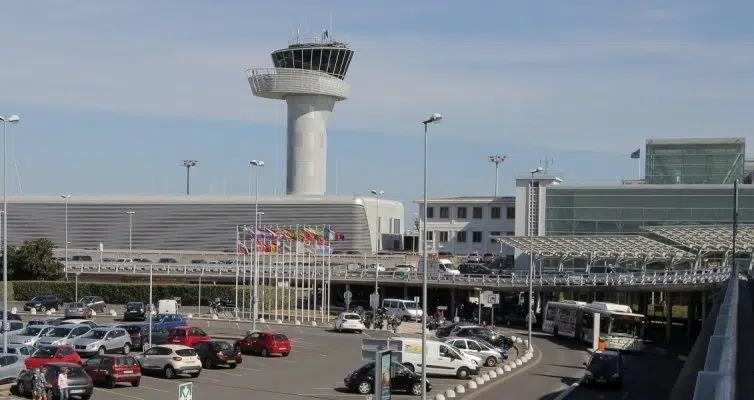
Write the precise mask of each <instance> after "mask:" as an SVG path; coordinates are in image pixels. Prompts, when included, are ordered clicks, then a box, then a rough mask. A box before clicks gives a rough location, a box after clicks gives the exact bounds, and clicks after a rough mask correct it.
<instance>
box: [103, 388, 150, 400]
mask: <svg viewBox="0 0 754 400" xmlns="http://www.w3.org/2000/svg"><path fill="white" fill-rule="evenodd" d="M94 390H96V391H98V392H103V393H112V394H117V395H118V396H123V397H128V398H129V399H136V400H144V399H143V398H141V397H136V396H129V395H127V394H123V393H118V392H116V391H114V390H103V389H100V388H94Z"/></svg>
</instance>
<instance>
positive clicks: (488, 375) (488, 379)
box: [481, 372, 491, 382]
mask: <svg viewBox="0 0 754 400" xmlns="http://www.w3.org/2000/svg"><path fill="white" fill-rule="evenodd" d="M481 376H482V379H484V381H485V382H489V381H490V379H491V378H490V374H488V373H486V372H485V373H483V374H482V375H481Z"/></svg>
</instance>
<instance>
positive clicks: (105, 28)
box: [0, 0, 754, 215]
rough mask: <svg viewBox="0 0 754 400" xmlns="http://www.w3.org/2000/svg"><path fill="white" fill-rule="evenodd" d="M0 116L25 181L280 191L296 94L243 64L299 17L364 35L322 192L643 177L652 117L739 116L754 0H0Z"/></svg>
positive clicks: (80, 189) (668, 132) (717, 119)
mask: <svg viewBox="0 0 754 400" xmlns="http://www.w3.org/2000/svg"><path fill="white" fill-rule="evenodd" d="M0 4H1V5H2V9H3V13H2V15H3V18H2V23H0V115H5V116H8V115H10V114H19V115H20V116H21V119H22V121H21V123H20V124H18V125H13V126H12V127H10V129H9V132H10V135H9V139H8V153H9V168H10V170H9V171H8V174H9V179H11V181H9V191H10V192H11V193H13V194H19V193H23V194H55V195H57V194H61V193H71V194H72V195H74V196H76V195H88V194H92V195H96V194H182V193H184V192H185V169H183V168H181V167H180V161H181V160H182V159H195V160H199V164H198V165H197V166H196V167H195V168H193V169H192V172H191V174H192V176H191V186H192V190H191V191H192V193H195V194H210V193H211V194H215V195H223V194H227V195H243V194H248V191H249V179H250V172H251V168H250V167H249V160H251V159H261V160H264V161H265V162H266V163H267V166H266V167H265V168H264V170H263V171H262V173H261V176H260V193H261V194H262V195H266V194H274V193H278V194H283V193H284V192H285V145H286V143H285V141H286V138H285V124H286V111H285V103H284V102H281V101H273V100H266V99H259V98H254V97H253V96H252V94H251V90H250V88H249V85H248V82H247V81H246V78H245V70H246V69H248V68H251V67H270V66H271V61H270V56H269V54H270V52H271V51H273V50H275V49H279V48H283V47H285V46H287V45H288V42H289V40H291V39H292V38H293V35H294V32H298V35H299V36H300V37H302V38H303V37H316V36H318V35H319V34H320V32H321V31H322V30H323V29H329V30H330V33H331V36H333V37H334V38H336V39H338V40H341V41H344V42H347V43H348V44H349V45H350V47H351V48H352V49H353V50H354V51H355V55H354V59H353V61H352V63H351V67H350V70H349V72H348V75H347V77H346V81H347V82H348V83H350V84H351V86H352V93H351V97H350V98H349V99H348V100H346V101H343V102H340V103H338V104H337V105H336V106H335V111H334V113H333V116H332V119H331V121H330V125H329V129H328V136H329V139H328V183H327V185H328V192H329V193H335V192H336V191H337V192H338V193H340V194H346V193H348V194H368V192H369V190H370V189H378V190H384V191H385V193H386V197H388V198H392V199H396V200H401V201H404V202H405V204H406V213H407V215H410V214H411V213H412V212H414V211H415V206H414V205H413V204H412V203H411V202H412V201H413V200H415V199H418V198H420V196H421V194H422V171H423V149H424V148H423V130H422V124H421V121H422V120H424V119H426V118H427V117H428V116H429V115H431V114H432V113H435V112H438V113H442V114H443V116H444V120H443V122H442V123H441V124H438V125H432V126H431V127H430V137H429V148H428V150H429V160H428V165H429V196H430V197H439V196H453V195H492V194H493V193H494V186H495V167H494V165H493V164H492V163H490V162H489V161H488V156H490V155H493V154H499V155H504V156H506V160H505V162H504V163H502V164H500V166H499V193H500V194H501V195H511V194H512V193H513V187H514V179H515V176H517V175H520V174H521V173H523V172H525V171H528V170H530V169H532V168H534V167H536V166H538V165H546V166H547V168H548V172H550V173H558V174H562V175H563V177H564V179H565V181H566V182H571V183H575V182H610V181H616V180H619V179H635V178H638V177H639V173H640V172H639V171H640V167H641V166H640V163H639V162H638V161H636V160H632V159H630V157H629V155H630V153H632V152H633V151H634V150H636V149H638V148H640V147H643V145H644V143H645V140H646V139H647V138H682V137H712V138H716V137H746V138H747V139H748V142H749V145H748V152H749V153H752V152H754V148H753V147H752V144H753V143H754V137H752V131H753V128H754V119H752V118H751V115H752V111H751V105H752V104H754V74H752V73H751V71H752V70H754V46H753V45H752V44H753V43H752V42H754V27H752V25H751V23H750V16H751V14H752V12H754V3H752V2H747V1H724V2H709V1H701V0H685V1H683V2H678V1H641V0H632V1H628V0H625V1H609V2H606V1H601V0H574V1H568V2H563V1H556V0H552V1H535V0H532V1H526V2H519V1H502V0H500V1H495V2H492V1H476V0H466V1H464V2H452V3H451V2H437V1H433V2H430V1H423V0H412V1H410V2H407V1H405V0H385V1H380V2H360V1H359V2H355V1H347V0H343V1H327V0H320V1H316V2H314V1H304V0H289V1H284V2H272V1H253V0H249V1H241V0H215V1H189V0H161V1H148V0H129V1H127V2H126V1H114V0H112V1H103V0H92V1H89V0H76V1H74V0H57V1H41V0H28V1H23V0H3V1H0Z"/></svg>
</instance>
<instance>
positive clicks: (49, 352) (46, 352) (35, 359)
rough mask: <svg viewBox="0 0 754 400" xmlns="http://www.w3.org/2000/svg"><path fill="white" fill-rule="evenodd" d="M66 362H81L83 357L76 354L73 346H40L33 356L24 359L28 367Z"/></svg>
mask: <svg viewBox="0 0 754 400" xmlns="http://www.w3.org/2000/svg"><path fill="white" fill-rule="evenodd" d="M55 362H66V363H73V364H77V365H78V364H81V357H79V355H78V354H76V351H75V350H73V347H72V346H40V347H39V348H38V349H37V351H35V352H34V354H32V355H31V357H29V358H27V359H25V360H24V365H26V368H36V367H39V366H41V365H45V364H49V363H55Z"/></svg>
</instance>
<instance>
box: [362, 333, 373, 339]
mask: <svg viewBox="0 0 754 400" xmlns="http://www.w3.org/2000/svg"><path fill="white" fill-rule="evenodd" d="M361 334H362V335H364V336H366V337H368V338H371V337H372V336H370V335H369V334H368V333H366V332H361Z"/></svg>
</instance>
